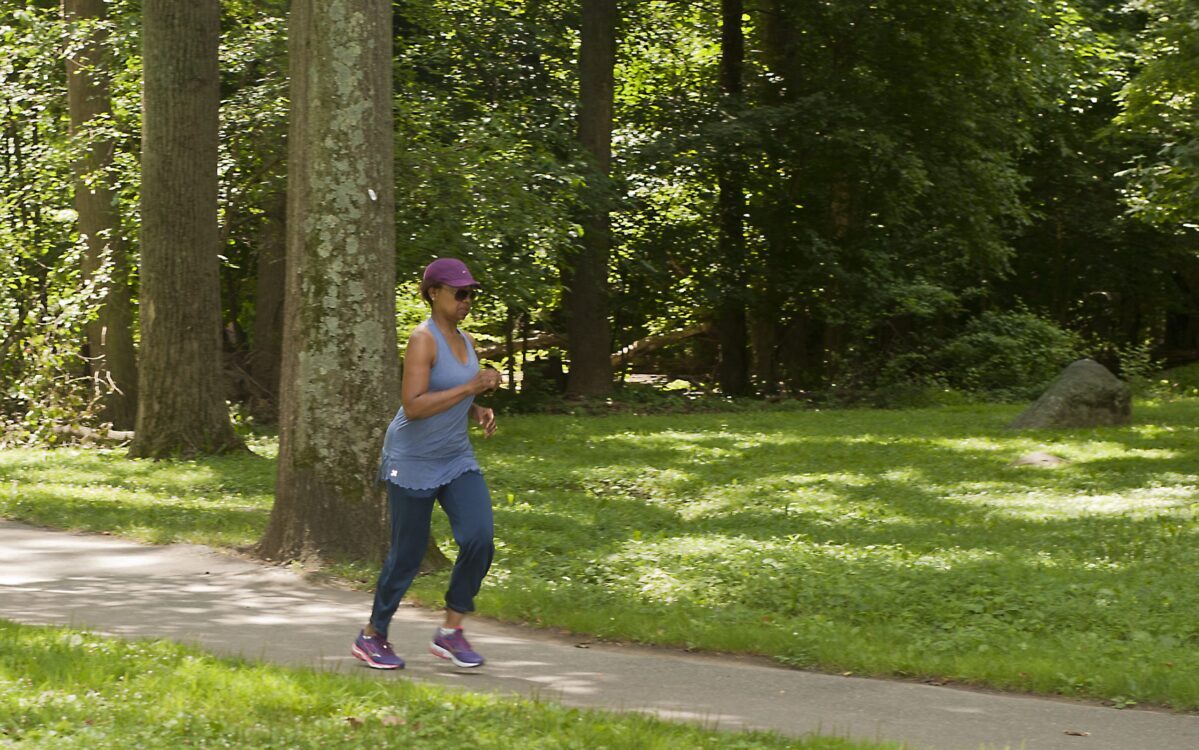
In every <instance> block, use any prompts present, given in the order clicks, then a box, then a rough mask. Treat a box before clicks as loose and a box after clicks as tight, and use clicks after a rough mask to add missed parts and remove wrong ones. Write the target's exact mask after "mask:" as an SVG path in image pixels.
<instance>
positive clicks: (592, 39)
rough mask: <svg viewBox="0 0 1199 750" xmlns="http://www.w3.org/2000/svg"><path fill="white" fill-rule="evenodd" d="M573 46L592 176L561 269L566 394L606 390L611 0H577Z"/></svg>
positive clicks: (608, 378)
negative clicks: (577, 40) (575, 238)
mask: <svg viewBox="0 0 1199 750" xmlns="http://www.w3.org/2000/svg"><path fill="white" fill-rule="evenodd" d="M582 19H583V25H582V40H581V47H580V49H579V73H580V77H579V91H580V99H579V142H580V144H582V146H583V148H584V149H585V150H586V152H587V153H588V154H589V155H590V156H591V158H592V166H593V169H594V172H595V179H594V180H592V185H591V186H590V191H589V192H590V204H591V205H590V207H589V210H588V212H587V215H586V216H585V217H584V218H583V222H582V224H583V237H582V238H581V241H580V244H579V247H578V248H577V249H576V250H575V252H572V253H570V255H569V257H568V258H567V259H566V261H565V268H564V269H563V271H564V272H563V286H564V287H565V289H566V302H565V307H566V331H567V337H568V342H567V351H568V353H569V356H570V375H569V377H568V379H567V384H566V389H567V392H568V393H570V394H571V395H576V396H598V395H603V394H605V393H608V392H609V391H610V390H611V389H612V365H611V363H610V361H609V358H608V355H609V350H610V348H611V343H612V342H611V340H612V332H611V327H610V325H609V323H608V255H609V251H610V247H611V242H612V228H611V217H610V211H609V207H608V204H609V201H610V199H609V197H608V193H609V190H608V187H607V182H608V180H607V178H608V175H609V174H610V173H611V171H612V103H613V89H614V86H615V66H616V21H617V10H616V0H582Z"/></svg>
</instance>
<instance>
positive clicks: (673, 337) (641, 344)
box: [476, 323, 712, 367]
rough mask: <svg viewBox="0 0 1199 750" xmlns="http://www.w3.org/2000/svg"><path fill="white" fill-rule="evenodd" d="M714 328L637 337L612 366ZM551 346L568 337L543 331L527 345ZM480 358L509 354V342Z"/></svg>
mask: <svg viewBox="0 0 1199 750" xmlns="http://www.w3.org/2000/svg"><path fill="white" fill-rule="evenodd" d="M711 330H712V324H711V323H700V324H699V325H694V326H691V327H690V328H684V329H682V330H679V331H668V332H667V333H655V334H653V335H650V336H646V337H645V338H642V339H637V340H636V341H634V342H633V343H631V344H629V345H628V346H626V347H624V348H623V349H621V350H619V351H617V352H616V353H615V354H613V355H612V360H611V361H612V366H613V367H619V366H620V365H622V364H624V363H626V362H630V361H632V360H633V359H636V358H638V357H641V356H643V355H645V354H648V353H650V352H652V351H654V350H655V349H661V348H662V347H664V346H667V345H669V344H674V343H677V342H679V341H682V340H683V339H689V338H691V337H692V336H700V335H703V334H705V333H709V332H710V331H711ZM549 346H566V337H565V336H562V335H560V334H557V333H542V334H539V335H537V336H533V337H532V338H530V339H529V340H528V343H527V347H528V348H529V349H544V348H546V347H549ZM476 354H477V355H478V357H479V359H495V358H497V357H503V356H507V354H508V346H507V344H495V345H493V346H485V347H483V348H481V349H478V350H476Z"/></svg>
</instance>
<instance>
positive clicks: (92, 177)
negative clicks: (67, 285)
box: [62, 0, 137, 430]
mask: <svg viewBox="0 0 1199 750" xmlns="http://www.w3.org/2000/svg"><path fill="white" fill-rule="evenodd" d="M62 15H63V19H64V21H66V23H67V27H68V29H73V28H74V27H75V26H77V25H78V26H80V27H81V28H79V33H80V36H81V37H82V38H81V39H80V38H78V37H75V35H72V38H71V39H70V40H68V52H67V55H66V65H67V106H68V109H69V110H70V118H71V125H70V133H71V137H72V138H73V139H77V140H79V141H81V144H80V145H81V146H82V147H83V152H82V154H81V156H80V157H79V158H78V159H76V161H75V163H74V165H73V167H74V172H75V211H76V213H77V214H78V215H79V236H80V238H81V239H82V240H83V242H84V243H85V247H84V253H83V263H82V268H81V269H80V270H81V272H82V279H81V281H83V282H84V283H85V284H86V283H89V282H90V283H94V284H96V286H97V297H98V299H99V303H98V305H97V308H98V309H97V311H96V317H95V319H94V320H92V321H90V322H89V323H88V324H87V329H86V332H85V333H86V336H87V349H88V355H89V360H90V369H91V373H92V375H93V376H94V377H96V378H97V379H98V380H100V381H101V382H104V383H107V384H109V385H108V387H111V388H112V391H111V392H109V393H108V394H107V395H105V397H104V400H103V401H102V404H103V407H102V409H103V417H104V419H105V420H107V421H109V422H111V423H112V424H113V426H114V427H116V428H117V429H119V430H128V429H132V427H133V426H134V423H135V421H136V419H137V362H136V359H135V356H134V351H133V311H132V307H131V304H130V294H129V260H128V258H127V256H126V254H125V246H124V243H122V242H121V221H120V215H119V213H118V211H117V205H116V195H115V194H114V192H113V190H112V188H111V187H109V183H108V176H107V174H106V173H107V171H108V169H109V168H110V167H111V165H112V156H113V149H114V148H115V144H114V143H113V141H112V139H111V138H108V137H98V136H95V135H94V134H90V133H89V132H88V130H89V128H91V127H93V126H95V125H97V124H102V123H104V121H106V120H107V119H108V117H109V114H110V113H111V111H112V108H111V101H110V97H109V83H108V74H107V72H106V70H105V65H104V59H103V54H102V53H103V45H104V40H105V36H106V35H107V32H106V31H105V29H104V25H103V23H104V20H105V3H104V0H63V2H62ZM97 121H98V122H97Z"/></svg>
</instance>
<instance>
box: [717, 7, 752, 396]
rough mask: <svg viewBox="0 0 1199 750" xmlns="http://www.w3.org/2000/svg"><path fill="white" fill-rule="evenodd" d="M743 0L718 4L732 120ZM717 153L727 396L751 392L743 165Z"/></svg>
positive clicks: (735, 152) (735, 151)
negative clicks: (719, 6) (746, 309)
mask: <svg viewBox="0 0 1199 750" xmlns="http://www.w3.org/2000/svg"><path fill="white" fill-rule="evenodd" d="M744 12H745V9H744V2H743V0H721V43H720V51H721V54H720V88H721V92H722V93H723V95H724V101H725V107H726V114H729V115H735V113H736V112H737V111H738V110H739V109H740V105H741V91H742V84H741V81H742V69H743V67H744V65H745V32H744V29H743V28H742V25H741V17H742V14H743V13H744ZM730 146H731V147H729V148H723V149H721V151H722V152H723V153H722V156H720V157H718V173H719V177H718V180H717V182H718V185H717V187H718V189H719V198H718V200H717V205H718V211H719V225H720V259H721V265H722V266H723V269H722V271H721V273H720V274H719V277H720V279H721V280H722V284H723V289H721V295H720V303H719V305H718V307H717V310H716V331H717V338H718V340H719V342H720V364H719V367H718V369H717V380H718V381H719V385H720V391H721V392H722V393H724V394H725V395H727V396H744V395H746V394H748V393H749V392H750V381H749V349H748V345H747V342H748V339H749V336H748V331H747V322H746V313H745V307H746V296H747V293H746V292H747V290H746V283H745V275H746V268H745V262H746V255H745V188H744V173H745V166H744V162H743V161H742V158H741V155H740V149H739V148H737V146H736V144H730Z"/></svg>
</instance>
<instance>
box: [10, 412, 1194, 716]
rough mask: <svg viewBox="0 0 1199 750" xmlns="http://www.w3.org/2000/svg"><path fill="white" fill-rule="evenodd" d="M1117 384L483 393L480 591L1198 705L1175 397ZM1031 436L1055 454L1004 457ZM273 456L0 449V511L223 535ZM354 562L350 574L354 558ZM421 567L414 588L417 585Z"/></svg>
mask: <svg viewBox="0 0 1199 750" xmlns="http://www.w3.org/2000/svg"><path fill="white" fill-rule="evenodd" d="M1136 409H1137V420H1138V421H1137V423H1136V424H1134V425H1133V426H1131V427H1124V428H1120V427H1112V428H1103V429H1094V430H1067V431H1034V432H1027V433H1021V432H1013V431H1010V430H1008V429H1007V428H1006V425H1007V423H1008V422H1010V420H1011V419H1012V417H1014V416H1015V415H1016V413H1018V411H1019V409H1018V407H1013V406H967V407H955V408H945V409H938V410H915V411H907V412H900V411H873V410H851V411H842V412H797V411H787V412H769V411H765V412H752V413H736V414H690V415H661V416H645V417H636V416H627V415H625V416H613V417H604V418H585V417H584V418H580V417H570V416H523V417H507V418H504V419H503V420H502V421H501V424H500V431H499V433H497V435H496V437H495V438H494V439H492V440H489V441H486V442H483V441H480V442H478V443H477V450H478V454H479V458H480V462H481V464H482V465H483V467H484V469H485V471H486V473H487V477H488V482H489V484H490V486H491V489H492V494H493V497H494V500H495V514H496V528H497V533H498V536H499V540H498V545H497V546H498V552H497V556H496V560H495V566H494V568H493V573H492V575H491V577H490V578H489V579H488V582H487V584H486V585H485V587H484V591H483V594H482V599H481V600H480V602H481V607H482V608H483V609H484V610H485V611H488V612H491V613H495V614H497V615H499V616H502V617H506V618H509V619H513V620H519V621H526V622H533V623H539V624H544V625H550V626H554V627H564V628H570V629H573V630H578V631H580V632H589V633H594V634H596V635H599V636H602V637H613V638H628V639H635V640H646V641H651V642H658V643H669V644H672V645H684V646H688V647H695V648H711V649H717V650H747V651H753V652H758V653H764V654H768V655H771V656H773V657H775V658H778V659H779V660H780V661H783V662H785V663H787V664H793V665H799V666H809V667H813V666H814V667H818V668H823V669H837V670H853V671H855V672H859V673H874V674H901V675H935V676H941V677H946V676H947V677H951V678H953V679H962V680H969V681H974V682H979V683H984V684H990V685H995V686H1003V687H1016V688H1018V689H1027V690H1038V691H1047V692H1057V693H1063V694H1068V695H1089V696H1094V697H1100V698H1110V697H1112V696H1117V695H1118V696H1124V697H1131V698H1133V699H1135V700H1138V701H1142V702H1143V701H1156V702H1161V703H1170V704H1173V705H1177V706H1184V707H1199V597H1193V596H1189V595H1188V594H1187V592H1189V591H1190V590H1191V588H1193V581H1192V579H1193V576H1194V571H1195V570H1199V544H1197V543H1196V542H1199V490H1197V487H1199V451H1197V450H1196V445H1199V399H1187V400H1179V401H1175V402H1172V403H1155V404H1138V405H1137V407H1136ZM1034 451H1042V452H1046V453H1051V454H1053V455H1056V456H1060V457H1061V458H1063V459H1065V460H1066V461H1067V463H1065V464H1063V465H1061V466H1056V467H1047V466H1015V465H1013V463H1014V462H1015V461H1016V459H1018V458H1020V457H1021V456H1023V455H1025V454H1028V453H1031V452H1034ZM273 466H274V464H273V461H271V460H268V459H263V458H260V457H257V456H243V457H240V458H236V457H226V458H222V459H212V460H205V461H198V462H158V463H153V462H131V461H126V460H124V459H123V458H121V457H120V456H117V455H110V454H105V453H103V452H100V451H73V452H68V451H50V452H36V451H29V452H20V451H18V452H8V451H6V452H3V453H0V513H3V514H4V515H8V516H11V517H19V518H25V519H26V520H32V521H34V522H43V523H48V524H54V525H62V526H68V527H72V528H97V529H101V528H110V529H113V530H118V531H121V532H122V533H135V534H137V535H139V536H140V537H141V538H151V539H155V540H158V541H168V540H172V539H180V540H183V539H186V540H190V541H205V540H208V541H210V542H211V543H218V544H230V545H237V544H247V543H250V542H253V541H255V540H256V539H257V536H258V534H260V533H261V529H262V526H263V525H264V524H265V519H266V514H267V512H268V511H269V507H270V502H271V500H270V495H271V491H272V488H273V483H274V472H273ZM14 488H15V489H14ZM434 518H435V522H434V534H435V537H436V538H437V539H438V540H439V542H440V543H441V544H442V545H443V548H444V549H446V550H447V551H450V550H452V546H453V543H452V539H451V538H450V533H449V529H448V525H447V524H446V523H445V521H444V518H443V517H442V516H441V514H435V516H434ZM131 530H133V531H131ZM366 567H369V568H371V570H369V571H367V570H366ZM362 571H363V572H362V574H361V575H360V576H358V577H359V578H360V579H361V580H363V581H372V582H373V574H374V572H375V563H374V562H373V561H372V562H371V563H370V565H369V566H365V567H363V569H362ZM445 583H446V574H445V573H440V574H436V575H433V576H430V577H425V578H421V579H418V581H417V583H416V585H415V588H414V595H415V596H416V597H417V598H420V599H422V600H423V601H426V602H429V603H433V604H437V603H439V602H440V601H441V596H442V593H443V592H444V589H445ZM368 585H369V584H368ZM995 654H1005V657H1004V658H1002V659H1001V658H995ZM1167 663H1169V664H1170V665H1172V666H1168V667H1167V666H1165V665H1166V664H1167ZM1184 674H1189V675H1193V677H1185V676H1183V675H1184Z"/></svg>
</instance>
